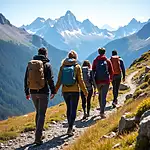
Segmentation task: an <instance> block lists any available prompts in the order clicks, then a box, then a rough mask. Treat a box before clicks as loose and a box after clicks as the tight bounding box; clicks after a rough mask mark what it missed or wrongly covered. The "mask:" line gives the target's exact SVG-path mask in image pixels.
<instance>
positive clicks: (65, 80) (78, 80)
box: [55, 50, 88, 136]
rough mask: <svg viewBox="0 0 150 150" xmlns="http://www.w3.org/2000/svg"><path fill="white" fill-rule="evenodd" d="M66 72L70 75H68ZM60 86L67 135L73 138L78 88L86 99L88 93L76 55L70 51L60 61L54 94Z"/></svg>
mask: <svg viewBox="0 0 150 150" xmlns="http://www.w3.org/2000/svg"><path fill="white" fill-rule="evenodd" d="M66 70H67V71H66ZM71 70H73V73H72V72H71ZM66 72H67V73H66ZM68 72H71V73H70V74H68ZM65 73H66V74H65ZM72 74H74V76H75V77H74V78H73V77H72ZM69 82H70V83H69ZM71 82H72V83H71ZM61 85H62V94H63V97H64V100H65V103H66V106H67V120H68V130H67V134H68V135H69V136H73V124H74V121H75V118H76V111H77V107H78V101H79V93H80V88H81V90H82V91H83V93H84V95H85V96H86V97H87V96H88V91H87V89H86V86H85V84H84V81H83V75H82V70H81V67H80V65H79V64H78V63H77V53H76V52H75V51H73V50H71V51H70V52H69V53H68V56H67V58H66V59H64V60H63V61H62V65H61V67H60V70H59V74H58V80H57V83H56V87H55V88H56V92H57V91H58V89H59V88H60V86H61Z"/></svg>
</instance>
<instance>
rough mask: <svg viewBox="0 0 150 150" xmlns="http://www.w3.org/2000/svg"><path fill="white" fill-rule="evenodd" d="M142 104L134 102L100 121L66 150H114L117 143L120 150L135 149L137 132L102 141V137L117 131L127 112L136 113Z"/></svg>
mask: <svg viewBox="0 0 150 150" xmlns="http://www.w3.org/2000/svg"><path fill="white" fill-rule="evenodd" d="M141 102H142V100H138V101H132V102H131V103H130V104H127V105H125V106H124V107H122V108H120V109H119V110H118V111H117V112H115V113H113V114H111V115H110V116H109V117H108V118H106V119H104V120H99V121H98V122H97V123H96V124H95V125H93V126H91V127H90V128H89V129H87V130H86V131H85V132H84V134H83V135H81V137H80V138H79V139H78V140H77V141H76V142H75V143H74V144H73V145H71V146H69V147H66V150H89V149H90V150H112V147H113V146H114V145H116V144H117V143H120V145H121V146H120V147H119V148H118V149H126V150H127V149H130V150H131V149H134V146H133V147H131V145H132V144H133V145H134V144H135V141H136V137H137V130H135V131H132V132H130V134H123V135H118V136H117V137H114V138H112V139H101V137H102V136H103V135H106V134H108V133H110V132H111V131H116V129H117V127H118V124H119V120H120V118H121V116H122V115H123V114H124V113H125V112H134V111H135V110H136V108H137V106H138V105H139V104H140V103H141ZM129 146H130V147H129Z"/></svg>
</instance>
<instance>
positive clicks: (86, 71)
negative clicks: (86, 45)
mask: <svg viewBox="0 0 150 150" xmlns="http://www.w3.org/2000/svg"><path fill="white" fill-rule="evenodd" d="M82 74H83V80H84V83H85V85H86V87H87V88H90V87H91V86H92V85H91V81H90V80H91V77H90V76H91V75H90V70H89V69H88V67H82Z"/></svg>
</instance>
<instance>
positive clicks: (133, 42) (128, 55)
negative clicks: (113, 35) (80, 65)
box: [87, 22, 150, 67]
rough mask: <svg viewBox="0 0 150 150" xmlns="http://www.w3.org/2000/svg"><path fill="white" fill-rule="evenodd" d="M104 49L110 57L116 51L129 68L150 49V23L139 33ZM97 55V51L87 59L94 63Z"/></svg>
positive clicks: (115, 41) (116, 41)
mask: <svg viewBox="0 0 150 150" xmlns="http://www.w3.org/2000/svg"><path fill="white" fill-rule="evenodd" d="M104 47H105V48H106V52H107V53H106V55H107V56H108V57H110V56H111V52H112V50H114V49H116V50H117V51H118V54H119V55H120V56H121V57H122V58H123V59H124V61H125V65H126V67H128V66H129V65H130V64H131V62H132V61H133V60H134V59H136V58H138V57H139V56H140V55H141V54H142V53H144V52H146V51H147V50H148V49H150V22H149V23H147V24H146V25H144V27H143V28H142V29H141V30H139V31H138V32H137V33H135V34H133V35H130V36H127V37H124V38H121V39H117V40H114V41H111V42H109V43H108V44H107V45H105V46H104ZM97 55H98V53H97V51H96V52H94V53H92V54H91V55H90V56H89V57H88V58H87V59H88V60H90V61H91V62H92V61H93V60H94V58H95V57H96V56H97Z"/></svg>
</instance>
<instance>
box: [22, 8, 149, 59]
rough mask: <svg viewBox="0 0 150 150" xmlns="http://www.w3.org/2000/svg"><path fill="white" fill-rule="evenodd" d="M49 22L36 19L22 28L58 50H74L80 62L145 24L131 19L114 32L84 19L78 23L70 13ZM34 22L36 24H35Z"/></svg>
mask: <svg viewBox="0 0 150 150" xmlns="http://www.w3.org/2000/svg"><path fill="white" fill-rule="evenodd" d="M37 20H38V21H37ZM49 20H50V24H47V23H46V21H45V20H44V19H43V18H42V19H41V18H37V19H36V20H35V21H33V23H31V24H30V25H27V26H24V28H25V29H26V30H27V31H28V32H31V33H35V34H36V35H39V36H41V37H43V38H44V39H45V40H46V41H48V42H49V43H50V44H52V45H53V46H55V47H57V48H59V49H65V50H66V51H68V50H70V49H74V50H75V51H77V53H78V55H79V59H80V60H84V59H85V58H86V57H87V56H88V55H90V54H91V53H92V52H94V51H95V50H96V49H97V48H98V47H101V46H104V45H106V44H107V43H108V42H110V41H112V40H115V39H118V38H122V37H125V36H129V35H131V34H134V33H136V32H138V31H139V30H140V29H141V28H142V27H143V26H144V25H145V24H146V23H147V22H144V23H141V22H140V21H137V20H136V19H135V18H133V19H132V20H131V21H130V22H129V23H128V24H127V25H125V26H123V27H120V28H119V29H117V30H116V31H109V30H107V29H100V28H98V27H97V26H95V25H94V24H93V23H92V22H91V21H90V20H89V19H85V20H84V21H83V22H80V21H78V20H77V19H76V17H75V15H74V14H73V13H72V12H71V11H67V12H66V14H65V15H64V16H61V17H60V18H58V19H55V20H51V19H49ZM36 22H37V24H35V23H36ZM39 22H40V23H39ZM37 26H39V27H37ZM85 53H86V55H85Z"/></svg>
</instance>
